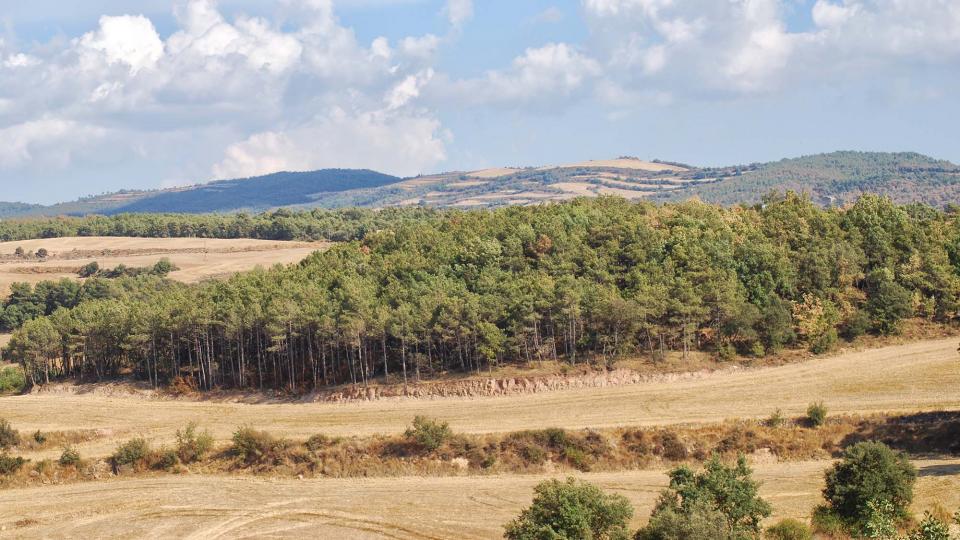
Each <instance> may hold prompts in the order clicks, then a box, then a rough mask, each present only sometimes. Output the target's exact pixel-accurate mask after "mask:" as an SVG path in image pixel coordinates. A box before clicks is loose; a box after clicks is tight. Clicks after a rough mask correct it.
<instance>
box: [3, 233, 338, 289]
mask: <svg viewBox="0 0 960 540" xmlns="http://www.w3.org/2000/svg"><path fill="white" fill-rule="evenodd" d="M18 247H22V248H23V249H24V250H25V251H27V252H36V251H37V250H39V249H41V248H43V249H46V250H47V251H48V252H49V253H50V256H49V257H48V258H47V259H46V260H45V261H40V260H38V259H19V258H15V257H14V251H15V250H16V249H17V248H18ZM326 247H328V244H325V243H311V242H279V241H273V240H250V239H236V240H220V239H204V238H127V237H72V238H51V239H40V240H24V241H20V242H3V243H0V296H5V295H6V294H7V291H8V290H9V287H10V284H12V283H16V282H28V283H36V282H39V281H44V280H56V279H61V278H73V279H77V274H76V271H77V270H78V269H79V268H80V267H82V266H83V265H85V264H87V263H89V262H92V261H96V262H97V263H98V264H99V265H100V266H101V267H102V268H113V267H115V266H117V265H119V264H124V265H127V266H129V267H143V266H151V265H153V264H154V263H156V262H157V261H158V260H160V259H161V258H164V257H165V258H168V259H170V260H171V261H172V262H173V264H175V265H176V266H177V267H179V268H180V270H178V271H176V272H173V273H171V274H170V277H171V278H172V279H175V280H178V281H183V282H185V283H193V282H197V281H201V280H204V279H208V278H214V277H222V276H226V275H230V274H233V273H236V272H242V271H245V270H251V269H253V268H255V267H257V266H264V267H269V266H272V265H274V264H289V263H294V262H298V261H300V260H302V259H304V258H305V257H306V256H307V255H309V254H310V253H313V252H314V251H316V250H318V249H325V248H326Z"/></svg>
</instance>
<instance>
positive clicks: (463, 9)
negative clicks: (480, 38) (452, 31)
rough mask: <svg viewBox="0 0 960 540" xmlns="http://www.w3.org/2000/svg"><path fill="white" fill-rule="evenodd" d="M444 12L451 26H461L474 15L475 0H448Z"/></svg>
mask: <svg viewBox="0 0 960 540" xmlns="http://www.w3.org/2000/svg"><path fill="white" fill-rule="evenodd" d="M444 13H445V14H446V15H447V20H449V21H450V25H451V26H453V27H455V28H457V27H460V26H461V25H463V23H465V22H467V21H468V20H470V18H471V17H473V0H447V5H446V7H445V8H444Z"/></svg>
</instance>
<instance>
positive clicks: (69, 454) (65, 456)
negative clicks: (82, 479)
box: [58, 446, 80, 467]
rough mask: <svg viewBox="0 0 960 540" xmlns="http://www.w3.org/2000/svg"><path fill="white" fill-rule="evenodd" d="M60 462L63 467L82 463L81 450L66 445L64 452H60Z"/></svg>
mask: <svg viewBox="0 0 960 540" xmlns="http://www.w3.org/2000/svg"><path fill="white" fill-rule="evenodd" d="M58 463H60V465H61V466H62V467H69V466H71V465H73V466H76V465H79V464H80V452H78V451H77V450H76V449H75V448H73V447H72V446H64V447H63V452H62V453H61V454H60V459H59V460H58Z"/></svg>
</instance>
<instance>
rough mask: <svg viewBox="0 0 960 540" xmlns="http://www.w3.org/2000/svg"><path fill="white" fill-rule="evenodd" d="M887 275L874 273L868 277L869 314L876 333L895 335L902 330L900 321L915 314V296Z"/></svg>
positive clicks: (885, 273)
mask: <svg viewBox="0 0 960 540" xmlns="http://www.w3.org/2000/svg"><path fill="white" fill-rule="evenodd" d="M887 274H889V272H887V271H874V272H871V273H870V275H869V276H867V288H868V289H869V298H868V299H867V312H868V313H869V314H870V323H871V326H872V327H873V330H874V331H875V332H877V333H880V334H895V333H897V332H898V331H899V330H900V321H901V320H903V319H904V318H906V317H909V316H910V315H912V314H913V295H912V294H910V291H908V290H907V289H905V288H903V287H902V286H900V285H899V284H897V283H896V282H895V281H893V278H892V276H890V275H887Z"/></svg>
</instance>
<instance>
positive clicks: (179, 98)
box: [0, 0, 471, 182]
mask: <svg viewBox="0 0 960 540" xmlns="http://www.w3.org/2000/svg"><path fill="white" fill-rule="evenodd" d="M468 4H469V3H467V4H464V3H458V4H456V5H453V4H451V10H452V11H451V12H450V16H451V17H452V18H451V20H454V19H455V20H456V21H457V23H458V24H459V23H462V22H463V21H464V20H466V18H468V17H469V16H470V13H471V11H470V6H469V5H468ZM283 9H286V10H288V14H289V13H293V14H294V15H295V16H293V17H292V18H290V19H281V18H279V17H278V18H277V19H276V20H271V19H267V18H262V17H250V16H245V15H238V16H236V17H232V18H231V19H230V20H228V19H227V18H226V17H224V16H223V14H222V13H221V12H220V11H219V9H218V8H217V3H216V2H215V1H214V0H181V1H178V2H177V4H176V7H175V9H174V15H175V20H176V22H177V28H176V29H174V31H173V32H172V33H171V34H170V35H169V36H168V37H167V38H166V39H165V40H163V39H161V38H160V36H159V35H158V33H157V31H156V29H155V27H154V25H153V23H152V22H151V21H150V20H149V19H147V18H146V17H144V16H141V15H136V14H132V15H122V16H109V17H107V16H104V17H102V18H101V19H100V21H99V25H98V27H97V28H96V29H94V30H92V31H90V32H87V33H85V34H83V35H82V36H80V37H78V38H76V39H73V40H67V41H53V42H51V43H49V44H41V45H36V46H33V47H31V48H29V49H25V50H23V51H17V50H14V49H13V48H12V47H11V46H10V44H9V43H0V98H2V99H0V145H2V146H3V148H0V166H2V167H4V168H5V169H6V170H17V169H20V170H25V169H27V168H33V169H34V170H37V171H39V170H42V169H43V168H44V167H45V166H46V165H47V164H50V165H53V166H52V167H50V168H51V170H52V169H54V168H55V165H56V164H63V163H69V162H71V161H72V160H73V158H75V157H76V153H75V152H74V151H73V149H74V148H76V147H78V144H79V143H76V144H75V143H72V142H70V141H73V140H80V139H85V142H83V148H84V149H85V151H86V152H87V156H88V157H89V159H90V160H91V161H92V162H97V161H98V160H100V161H103V162H114V161H116V160H115V159H113V158H111V157H110V156H118V155H123V156H127V157H129V158H130V159H134V160H135V159H144V160H149V159H160V158H159V156H164V158H165V159H167V158H171V157H172V158H173V159H172V161H174V162H176V163H175V164H171V165H170V166H169V168H167V169H165V170H163V171H157V174H158V177H157V178H156V179H155V181H156V182H159V181H161V180H166V179H170V178H183V177H185V176H187V175H191V176H193V177H194V178H195V179H196V180H202V179H204V178H205V177H208V176H209V175H212V174H216V175H217V176H220V175H221V174H225V173H226V171H237V172H243V173H244V175H246V174H248V173H249V172H251V171H253V172H269V171H268V169H269V168H270V166H271V164H275V165H277V166H278V167H279V166H283V167H284V168H290V167H294V166H297V167H305V166H309V165H311V164H322V165H324V166H350V165H349V164H348V163H346V162H343V163H339V162H337V156H338V155H343V156H349V157H350V163H351V164H353V165H356V166H365V167H376V166H379V165H383V166H384V167H390V172H408V171H415V170H416V171H419V170H421V169H422V168H423V167H427V166H430V165H432V164H435V163H437V161H438V160H440V159H443V157H444V156H445V151H444V141H443V139H442V138H441V137H439V136H438V135H437V134H438V133H442V132H443V129H442V126H440V124H439V122H438V120H437V119H436V118H435V116H434V115H433V114H431V113H430V112H429V111H428V110H425V109H422V108H415V107H414V103H415V102H417V101H418V99H419V96H420V94H421V91H422V89H423V87H424V85H426V84H427V83H428V82H429V81H430V79H431V78H432V77H433V70H432V69H431V68H430V63H431V62H432V60H433V57H434V55H435V52H436V50H437V49H438V48H439V47H440V46H441V40H440V39H438V38H436V37H435V36H432V35H427V36H420V37H416V36H411V37H404V38H400V39H399V40H398V46H397V48H396V49H395V50H394V49H393V48H391V46H390V42H389V41H388V40H387V39H386V38H377V39H375V40H373V41H372V42H371V43H370V44H369V46H364V45H362V44H360V43H359V42H358V40H357V37H356V35H355V34H354V32H353V30H351V29H350V28H347V27H345V26H343V25H342V24H340V22H339V20H338V19H337V17H336V15H335V14H334V11H333V4H332V2H331V1H330V0H285V3H284V7H283ZM281 21H287V22H283V23H282V22H281ZM290 21H294V23H295V24H291V23H290ZM331 111H332V112H331ZM345 111H346V112H345ZM310 119H312V120H310ZM350 122H356V123H357V126H355V127H350V126H349V123H350ZM365 136H369V137H371V138H372V139H373V140H374V142H372V143H371V144H364V143H363V140H362V138H363V137H365ZM300 137H306V139H305V140H300V139H299V138H300ZM318 137H320V138H323V139H329V140H326V141H323V142H318V140H317V138H318ZM351 137H352V138H351ZM417 137H419V138H421V139H422V141H421V142H420V143H416V142H415V141H414V140H413V139H415V138H417ZM387 141H394V143H388V142H387ZM397 141H399V143H397ZM98 144H99V145H101V146H99V147H97V145H98ZM158 145H162V146H158ZM170 145H174V146H175V148H176V150H175V151H174V150H172V149H171V146H170ZM361 148H362V149H363V150H362V151H361V150H359V149H361ZM351 149H353V150H351ZM314 150H316V152H314ZM348 150H350V151H348ZM351 152H352V153H351ZM398 153H399V154H402V155H399V156H398V155H397V154H398ZM313 154H316V155H313ZM41 165H42V166H41Z"/></svg>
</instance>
